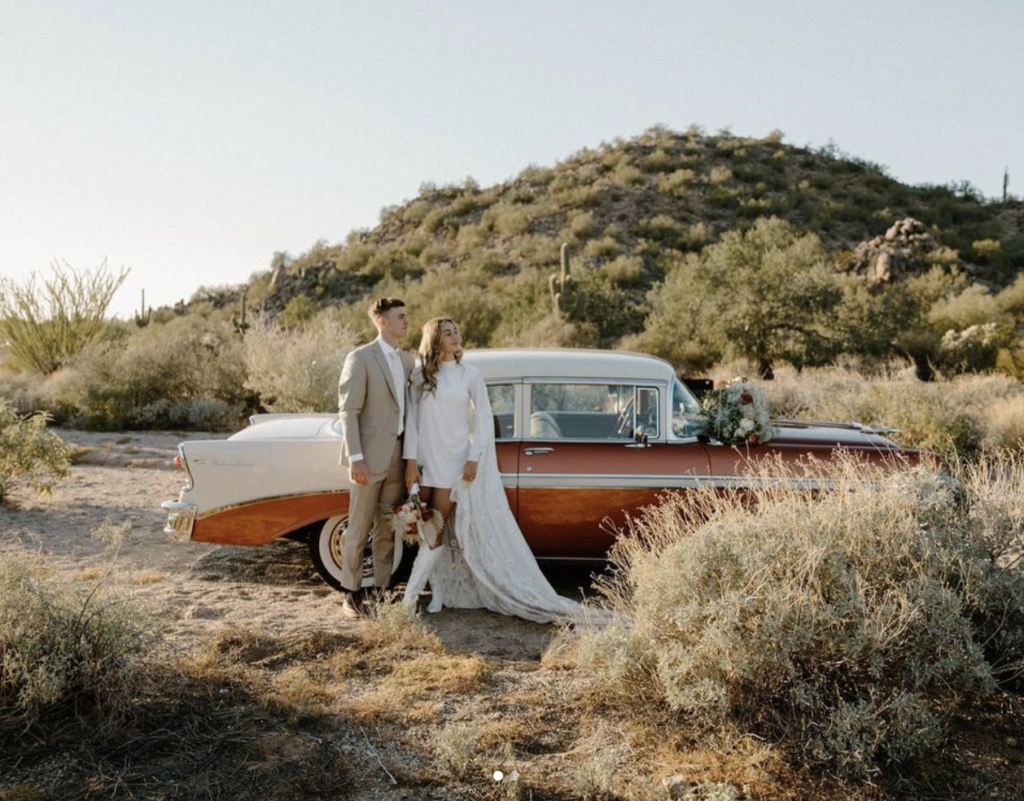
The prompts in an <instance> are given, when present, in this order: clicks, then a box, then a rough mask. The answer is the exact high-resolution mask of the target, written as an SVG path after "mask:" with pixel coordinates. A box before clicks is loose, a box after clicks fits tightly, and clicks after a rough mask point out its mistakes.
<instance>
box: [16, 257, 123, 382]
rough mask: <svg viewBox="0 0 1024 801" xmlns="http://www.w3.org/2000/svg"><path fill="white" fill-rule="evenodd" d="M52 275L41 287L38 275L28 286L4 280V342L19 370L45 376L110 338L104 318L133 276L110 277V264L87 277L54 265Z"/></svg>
mask: <svg viewBox="0 0 1024 801" xmlns="http://www.w3.org/2000/svg"><path fill="white" fill-rule="evenodd" d="M51 271H52V273H53V277H52V278H50V279H49V280H44V281H43V285H42V286H41V287H38V286H36V280H37V278H38V276H37V275H36V274H35V273H33V274H32V276H31V277H30V278H29V279H28V281H27V282H26V283H25V284H18V283H16V282H15V281H12V280H11V279H9V278H5V277H3V276H0V341H3V340H6V341H7V343H8V348H9V354H8V358H9V359H10V360H11V361H12V362H13V365H14V366H16V367H20V368H22V369H25V370H30V371H33V372H37V373H41V374H43V375H49V374H50V373H52V372H54V371H55V370H57V369H59V368H60V367H62V366H63V365H65V364H67V363H68V362H69V361H71V360H72V359H74V358H75V357H76V356H77V355H78V354H79V353H81V352H82V350H83V349H84V348H85V347H86V346H87V345H89V344H90V343H91V342H95V341H97V340H100V339H102V338H103V337H104V336H106V335H107V333H108V332H109V330H110V329H109V325H108V324H107V321H106V319H105V318H104V315H105V314H106V313H107V307H108V306H109V305H110V301H111V299H113V297H114V293H115V292H117V290H118V288H119V287H120V286H121V284H122V283H124V279H125V278H127V277H128V271H127V270H121V271H120V272H119V273H118V274H117V275H114V274H112V273H108V272H107V265H106V262H104V263H103V264H101V265H100V266H99V267H97V268H96V269H95V270H86V271H84V272H83V273H78V272H76V271H75V270H74V269H73V268H72V267H71V266H70V265H67V264H65V265H64V266H63V267H61V266H60V265H59V264H57V263H56V262H54V264H53V265H52V267H51Z"/></svg>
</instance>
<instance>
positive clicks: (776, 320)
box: [647, 217, 841, 378]
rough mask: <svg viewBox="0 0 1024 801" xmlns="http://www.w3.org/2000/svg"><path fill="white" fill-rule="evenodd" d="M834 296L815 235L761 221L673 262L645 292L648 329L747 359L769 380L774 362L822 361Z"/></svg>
mask: <svg viewBox="0 0 1024 801" xmlns="http://www.w3.org/2000/svg"><path fill="white" fill-rule="evenodd" d="M840 298H841V293H840V290H839V288H838V286H837V285H836V282H835V280H834V279H833V277H832V274H831V271H830V269H829V266H828V255H827V253H826V251H825V248H824V247H823V245H822V243H821V241H820V240H819V239H818V237H817V236H816V235H814V234H805V235H800V234H798V233H797V232H795V231H794V230H793V228H792V227H791V226H790V225H789V224H788V223H787V222H785V221H783V220H780V219H777V218H775V217H771V218H761V219H758V220H757V221H756V222H755V223H754V225H753V227H752V228H751V229H750V230H748V231H745V232H741V231H730V232H728V233H726V234H725V235H723V236H722V238H721V240H720V241H718V242H716V243H715V244H712V245H708V246H707V247H705V248H704V249H703V250H702V251H701V252H700V253H699V254H691V255H689V256H686V257H685V258H683V259H680V260H678V261H677V262H676V263H675V264H674V265H673V266H672V267H671V270H670V272H669V273H668V275H667V277H666V279H665V283H664V284H663V285H661V286H658V287H655V288H654V290H652V292H651V294H650V302H651V314H650V316H649V318H648V321H647V329H648V331H650V332H652V333H654V334H658V335H659V337H660V338H661V339H665V337H666V336H667V335H668V334H669V333H670V332H676V333H677V335H683V336H688V337H689V338H690V341H691V342H694V343H696V344H698V345H700V346H702V347H704V348H706V349H707V350H708V351H709V352H715V353H716V354H717V353H720V354H722V355H723V356H725V357H745V358H748V359H750V360H752V361H753V362H754V363H755V364H756V365H757V369H758V372H759V373H760V374H761V375H762V376H763V377H765V378H771V376H772V375H773V366H774V365H775V364H776V362H778V361H780V360H789V361H791V362H793V363H795V364H797V365H802V364H805V363H813V362H815V361H820V360H822V359H823V358H825V356H826V354H827V353H829V352H830V347H829V342H828V340H829V337H828V333H827V328H826V322H827V316H828V315H829V313H830V311H831V310H832V309H833V308H834V307H835V306H836V304H837V303H838V302H839V300H840Z"/></svg>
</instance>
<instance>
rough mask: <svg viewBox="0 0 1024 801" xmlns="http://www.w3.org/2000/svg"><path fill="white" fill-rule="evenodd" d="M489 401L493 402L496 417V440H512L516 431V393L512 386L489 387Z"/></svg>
mask: <svg viewBox="0 0 1024 801" xmlns="http://www.w3.org/2000/svg"><path fill="white" fill-rule="evenodd" d="M487 399H488V400H489V401H490V402H491V414H493V415H494V438H495V439H511V438H512V437H514V436H515V430H516V419H515V412H516V393H515V387H513V386H512V385H511V384H491V385H489V386H488V387H487Z"/></svg>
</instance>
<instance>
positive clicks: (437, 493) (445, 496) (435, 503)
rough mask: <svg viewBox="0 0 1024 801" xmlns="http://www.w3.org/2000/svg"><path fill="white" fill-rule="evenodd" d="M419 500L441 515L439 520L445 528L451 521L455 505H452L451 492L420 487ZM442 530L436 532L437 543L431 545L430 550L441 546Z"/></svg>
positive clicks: (437, 488)
mask: <svg viewBox="0 0 1024 801" xmlns="http://www.w3.org/2000/svg"><path fill="white" fill-rule="evenodd" d="M420 500H422V501H423V502H424V503H425V504H427V506H429V507H430V508H431V509H437V511H439V512H440V513H441V519H442V520H444V525H445V527H447V526H448V521H449V520H450V519H451V516H452V510H454V509H455V504H454V503H452V491H451V490H450V489H445V488H443V487H421V488H420ZM443 533H444V529H443V528H442V530H441V531H440V532H438V535H437V541H436V542H435V543H434V544H433V545H431V546H430V547H431V548H437V547H440V545H441V539H442V534H443Z"/></svg>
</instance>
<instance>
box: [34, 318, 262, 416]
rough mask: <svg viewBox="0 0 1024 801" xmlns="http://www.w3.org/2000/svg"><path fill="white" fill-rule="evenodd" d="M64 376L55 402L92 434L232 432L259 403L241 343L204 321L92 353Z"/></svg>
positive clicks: (125, 339)
mask: <svg viewBox="0 0 1024 801" xmlns="http://www.w3.org/2000/svg"><path fill="white" fill-rule="evenodd" d="M128 330H130V329H128ZM58 377H59V379H60V380H59V382H54V384H53V386H52V388H51V399H50V403H51V404H53V406H54V407H55V408H56V409H59V410H61V413H62V414H63V415H65V416H66V417H67V418H68V420H69V422H70V423H72V424H73V425H76V426H80V427H82V428H88V429H98V430H106V431H112V430H120V429H132V428H169V427H170V428H179V427H194V426H199V425H203V426H211V425H212V426H213V427H214V428H224V427H229V426H232V425H234V424H236V423H237V421H238V418H239V417H240V416H241V415H242V414H243V412H244V410H245V408H246V407H247V406H248V405H249V404H250V402H251V398H250V397H249V395H248V394H247V393H246V392H245V390H244V386H243V385H244V382H245V363H244V360H243V358H242V342H241V340H240V338H239V337H238V335H237V334H236V333H235V332H234V331H233V329H232V328H231V326H230V325H229V324H228V323H227V322H225V321H219V320H213V319H208V318H204V317H202V316H200V315H196V314H190V315H187V316H185V317H176V318H175V319H173V320H171V321H170V322H168V323H166V324H163V325H150V326H148V327H146V328H143V329H137V330H132V331H131V333H126V334H124V335H123V336H122V338H121V340H119V341H117V342H112V343H104V344H102V345H100V346H94V347H92V348H89V349H87V350H86V351H83V353H82V354H81V355H80V357H79V358H78V359H77V360H76V361H75V363H74V364H73V365H71V366H70V367H69V368H68V369H67V370H66V371H63V373H62V374H59V375H58V376H54V378H58Z"/></svg>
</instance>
